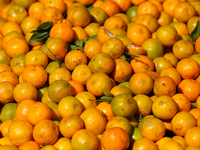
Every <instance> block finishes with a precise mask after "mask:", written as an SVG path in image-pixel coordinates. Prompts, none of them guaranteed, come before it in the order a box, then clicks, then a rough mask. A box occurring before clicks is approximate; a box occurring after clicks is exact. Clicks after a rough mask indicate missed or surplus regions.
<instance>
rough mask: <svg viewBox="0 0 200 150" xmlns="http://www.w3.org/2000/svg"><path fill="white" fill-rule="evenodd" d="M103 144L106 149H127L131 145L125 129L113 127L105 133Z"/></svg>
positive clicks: (102, 139) (102, 138)
mask: <svg viewBox="0 0 200 150" xmlns="http://www.w3.org/2000/svg"><path fill="white" fill-rule="evenodd" d="M101 143H102V145H103V147H104V148H105V149H110V150H115V149H127V148H128V147H129V145H130V137H129V135H128V133H127V132H126V131H125V130H124V129H122V128H120V127H112V128H109V129H107V130H106V131H104V132H103V134H102V137H101Z"/></svg>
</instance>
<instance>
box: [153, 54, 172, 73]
mask: <svg viewBox="0 0 200 150" xmlns="http://www.w3.org/2000/svg"><path fill="white" fill-rule="evenodd" d="M153 63H154V65H155V71H156V72H157V73H158V74H160V72H161V71H162V70H163V69H166V68H172V67H173V64H172V62H171V61H170V60H169V59H168V58H165V57H156V58H154V60H153Z"/></svg>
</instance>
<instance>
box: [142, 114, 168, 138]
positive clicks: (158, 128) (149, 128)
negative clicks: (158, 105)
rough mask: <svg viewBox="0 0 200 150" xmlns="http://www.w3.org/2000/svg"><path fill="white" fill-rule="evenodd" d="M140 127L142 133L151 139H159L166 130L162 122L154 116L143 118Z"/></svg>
mask: <svg viewBox="0 0 200 150" xmlns="http://www.w3.org/2000/svg"><path fill="white" fill-rule="evenodd" d="M140 128H141V133H142V135H143V136H144V137H146V138H148V139H150V140H152V141H158V140H160V139H161V138H162V137H163V136H164V135H165V132H166V129H165V125H164V123H163V122H162V121H161V120H160V119H158V118H155V117H152V118H146V119H144V121H143V122H142V124H141V127H140Z"/></svg>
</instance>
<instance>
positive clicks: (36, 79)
mask: <svg viewBox="0 0 200 150" xmlns="http://www.w3.org/2000/svg"><path fill="white" fill-rule="evenodd" d="M22 79H23V81H24V82H30V83H31V84H33V85H34V86H35V87H36V88H39V87H41V86H43V85H44V84H45V83H46V81H47V73H46V71H45V69H44V68H43V67H42V66H40V65H29V66H26V68H25V69H24V70H23V72H22Z"/></svg>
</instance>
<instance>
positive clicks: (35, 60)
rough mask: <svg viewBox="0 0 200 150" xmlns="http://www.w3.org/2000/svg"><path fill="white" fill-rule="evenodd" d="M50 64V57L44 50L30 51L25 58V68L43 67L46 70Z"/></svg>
mask: <svg viewBox="0 0 200 150" xmlns="http://www.w3.org/2000/svg"><path fill="white" fill-rule="evenodd" d="M48 62H49V60H48V57H47V55H46V53H45V52H44V51H42V50H32V51H29V52H28V53H27V54H26V55H25V58H24V64H25V66H28V65H41V66H42V67H44V68H46V66H47V65H48Z"/></svg>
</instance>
